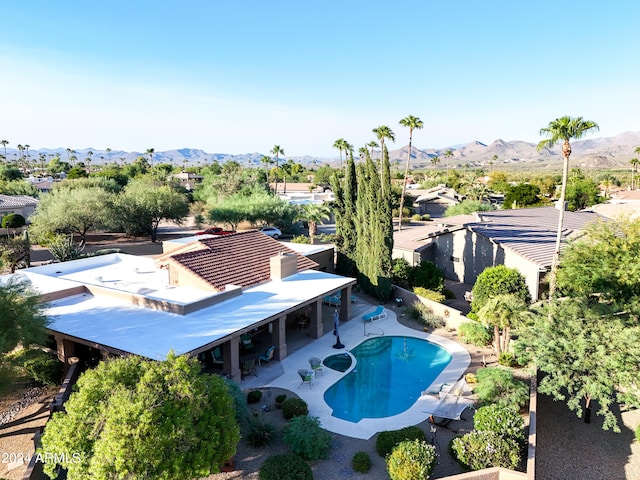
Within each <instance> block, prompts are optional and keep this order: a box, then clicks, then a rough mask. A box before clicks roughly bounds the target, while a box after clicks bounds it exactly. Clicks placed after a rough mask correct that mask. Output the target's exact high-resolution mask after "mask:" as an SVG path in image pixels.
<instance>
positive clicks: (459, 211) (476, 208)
mask: <svg viewBox="0 0 640 480" xmlns="http://www.w3.org/2000/svg"><path fill="white" fill-rule="evenodd" d="M490 210H494V208H493V207H492V206H491V205H490V204H488V203H487V202H481V201H479V200H463V201H462V202H460V203H459V204H457V205H452V206H450V207H448V208H447V209H446V210H445V211H444V216H445V217H453V216H454V215H469V214H470V213H475V212H488V211H490Z"/></svg>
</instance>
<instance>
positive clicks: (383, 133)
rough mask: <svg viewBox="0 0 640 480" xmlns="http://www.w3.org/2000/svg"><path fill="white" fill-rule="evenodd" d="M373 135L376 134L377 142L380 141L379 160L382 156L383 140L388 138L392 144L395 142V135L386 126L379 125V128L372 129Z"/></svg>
mask: <svg viewBox="0 0 640 480" xmlns="http://www.w3.org/2000/svg"><path fill="white" fill-rule="evenodd" d="M373 133H375V134H376V137H378V140H379V141H380V159H382V155H383V154H384V139H385V138H388V139H389V140H391V141H392V142H395V141H396V135H395V133H393V131H392V130H391V129H390V128H389V127H387V126H386V125H380V126H379V127H377V128H374V129H373Z"/></svg>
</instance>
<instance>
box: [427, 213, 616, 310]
mask: <svg viewBox="0 0 640 480" xmlns="http://www.w3.org/2000/svg"><path fill="white" fill-rule="evenodd" d="M558 214H559V211H558V210H557V209H556V208H555V207H540V208H523V209H517V210H499V211H493V212H481V213H477V214H476V220H475V221H473V222H467V223H465V224H464V228H463V229H457V230H454V231H451V232H446V233H443V234H440V235H438V236H436V237H434V240H433V241H434V243H435V246H434V247H433V248H432V249H431V250H430V253H431V254H432V256H431V258H429V260H432V261H433V262H434V263H435V264H436V265H437V266H438V267H439V268H440V269H441V270H442V271H443V272H444V275H445V278H448V279H450V280H455V281H459V282H464V283H468V284H472V285H473V284H474V283H475V281H476V279H477V278H478V275H480V273H482V271H483V270H484V269H485V268H487V267H493V266H496V265H505V266H507V267H510V268H516V269H517V270H519V271H520V273H522V274H523V275H524V277H525V279H526V282H527V286H528V287H529V291H530V292H531V297H532V298H533V299H534V300H535V299H539V298H540V296H541V294H542V293H543V292H544V291H545V290H546V289H547V285H546V283H545V280H544V277H545V276H546V274H547V272H548V271H550V269H551V263H552V259H553V253H554V251H555V242H556V232H557V228H558ZM603 218H604V217H602V216H600V215H598V214H596V213H593V212H586V211H585V212H565V217H564V231H563V238H564V241H565V242H566V241H567V240H568V239H570V238H574V237H576V236H577V235H580V233H581V232H582V231H583V230H584V228H585V226H586V225H587V224H589V223H591V222H593V221H596V220H598V219H603Z"/></svg>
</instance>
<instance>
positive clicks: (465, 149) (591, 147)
mask: <svg viewBox="0 0 640 480" xmlns="http://www.w3.org/2000/svg"><path fill="white" fill-rule="evenodd" d="M639 146H640V132H625V133H621V134H619V135H616V136H613V137H601V138H594V139H588V140H576V141H573V142H571V147H572V154H571V164H572V166H574V167H579V168H586V169H589V168H627V167H629V160H631V159H632V158H634V157H638V156H640V155H639V154H638V153H636V148H638V147H639ZM536 147H537V145H536V144H535V143H529V142H524V141H519V140H515V141H509V142H506V141H504V140H501V139H498V140H495V141H494V142H493V143H491V144H489V145H486V144H484V143H482V142H479V141H475V142H471V143H468V144H465V145H458V146H455V147H449V148H442V149H435V148H425V149H419V148H415V147H412V149H411V159H412V160H411V165H412V168H432V167H433V162H432V159H433V158H434V157H438V158H439V160H440V161H439V162H438V168H455V167H462V166H470V167H482V166H489V165H492V166H493V168H503V167H504V168H512V167H514V166H516V167H520V168H526V167H545V166H551V165H555V164H557V163H559V162H562V156H561V148H562V145H561V144H557V145H556V146H554V147H553V148H552V149H546V148H545V149H543V150H541V151H538V150H537V148H536ZM407 149H408V145H406V146H404V147H401V148H398V149H395V150H390V151H389V159H390V161H391V163H392V165H394V164H395V165H398V166H399V165H400V163H401V162H404V161H406V158H407ZM89 151H91V152H93V155H92V156H91V161H92V163H93V164H94V165H95V164H103V163H108V162H109V161H118V162H119V163H123V162H127V163H131V162H133V161H134V160H135V159H136V158H138V157H140V156H141V155H145V153H144V152H135V151H134V152H126V151H123V150H111V151H110V152H107V151H106V150H101V149H95V148H82V149H76V150H75V155H76V157H77V159H78V161H86V158H87V157H88V155H87V154H88V152H89ZM449 151H450V152H451V155H449V156H447V155H446V154H447V152H449ZM0 152H2V153H4V151H3V150H0ZM26 154H27V152H26V151H25V155H26ZM28 154H29V157H30V158H31V159H32V161H38V159H39V158H40V154H43V155H45V156H46V158H47V159H49V158H51V157H53V156H55V155H60V158H61V159H62V160H67V158H68V156H69V153H68V152H67V149H66V148H54V149H48V148H42V149H39V150H31V149H30V150H29V151H28ZM379 155H380V153H379V152H375V153H374V157H375V156H379ZM262 156H263V154H262V153H257V152H256V153H244V154H226V153H207V152H205V151H204V150H200V149H195V148H181V149H178V150H167V151H159V152H154V154H153V159H154V163H171V164H173V165H177V166H180V165H183V166H194V165H206V164H207V163H210V162H213V161H218V162H220V163H223V162H227V161H236V162H238V163H240V164H241V165H244V166H254V167H261V166H263V164H262V163H261V162H260V159H261V158H262ZM7 157H8V158H9V160H12V159H17V158H18V157H19V151H18V150H17V149H14V148H7ZM289 158H290V159H292V160H293V161H295V162H297V163H301V164H302V165H304V166H309V167H312V166H314V165H315V166H317V165H322V164H329V165H333V166H337V165H339V163H340V160H339V158H338V155H336V157H334V158H319V157H313V156H309V155H306V156H301V157H286V159H289Z"/></svg>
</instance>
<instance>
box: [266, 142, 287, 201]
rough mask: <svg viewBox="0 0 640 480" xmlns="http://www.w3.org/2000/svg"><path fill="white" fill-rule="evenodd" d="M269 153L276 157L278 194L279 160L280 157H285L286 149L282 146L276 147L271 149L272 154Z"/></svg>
mask: <svg viewBox="0 0 640 480" xmlns="http://www.w3.org/2000/svg"><path fill="white" fill-rule="evenodd" d="M269 153H273V154H274V155H275V156H276V160H275V161H276V191H275V193H276V194H277V193H278V158H279V156H280V155H284V149H283V148H282V147H281V146H280V145H274V146H273V148H272V149H271V152H269Z"/></svg>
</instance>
